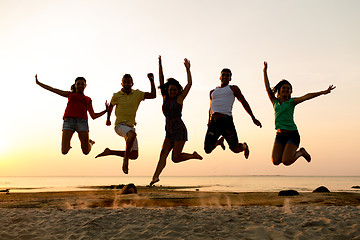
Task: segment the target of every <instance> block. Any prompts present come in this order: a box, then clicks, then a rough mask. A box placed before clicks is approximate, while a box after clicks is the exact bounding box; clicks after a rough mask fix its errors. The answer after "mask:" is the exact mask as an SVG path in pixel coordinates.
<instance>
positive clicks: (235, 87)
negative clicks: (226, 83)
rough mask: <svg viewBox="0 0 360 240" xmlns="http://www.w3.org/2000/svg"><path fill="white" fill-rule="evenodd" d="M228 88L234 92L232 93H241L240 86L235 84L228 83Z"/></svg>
mask: <svg viewBox="0 0 360 240" xmlns="http://www.w3.org/2000/svg"><path fill="white" fill-rule="evenodd" d="M230 89H231V90H232V91H233V92H234V94H236V93H241V91H240V88H239V87H238V86H236V85H230Z"/></svg>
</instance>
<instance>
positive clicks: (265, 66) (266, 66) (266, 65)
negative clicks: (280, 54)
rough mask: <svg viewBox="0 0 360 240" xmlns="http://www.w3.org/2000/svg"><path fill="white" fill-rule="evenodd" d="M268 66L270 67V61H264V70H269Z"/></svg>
mask: <svg viewBox="0 0 360 240" xmlns="http://www.w3.org/2000/svg"><path fill="white" fill-rule="evenodd" d="M267 68H268V63H267V62H266V61H264V72H266V71H267Z"/></svg>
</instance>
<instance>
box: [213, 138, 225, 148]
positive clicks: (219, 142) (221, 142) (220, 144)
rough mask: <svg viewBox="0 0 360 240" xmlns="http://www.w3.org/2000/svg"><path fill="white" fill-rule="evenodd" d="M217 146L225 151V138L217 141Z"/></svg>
mask: <svg viewBox="0 0 360 240" xmlns="http://www.w3.org/2000/svg"><path fill="white" fill-rule="evenodd" d="M217 146H220V147H221V148H222V149H223V150H225V145H224V137H221V138H219V139H218V140H217V142H216V145H215V147H217Z"/></svg>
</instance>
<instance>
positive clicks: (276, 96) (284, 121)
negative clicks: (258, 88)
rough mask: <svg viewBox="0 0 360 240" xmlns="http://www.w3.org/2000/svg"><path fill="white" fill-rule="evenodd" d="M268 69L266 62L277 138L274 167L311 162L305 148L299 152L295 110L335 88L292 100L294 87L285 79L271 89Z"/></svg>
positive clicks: (273, 157) (265, 66)
mask: <svg viewBox="0 0 360 240" xmlns="http://www.w3.org/2000/svg"><path fill="white" fill-rule="evenodd" d="M267 67H268V64H267V62H264V83H265V88H266V91H267V94H268V96H269V98H270V101H271V103H272V104H273V107H274V111H275V129H276V138H275V142H274V147H273V151H272V161H273V163H274V165H279V164H281V163H283V164H284V165H287V166H289V165H291V164H293V163H294V162H295V161H296V160H297V159H298V158H299V157H304V158H305V159H306V161H308V162H310V161H311V157H310V155H309V153H308V152H307V151H306V150H305V148H300V149H299V150H297V149H298V147H299V144H300V135H299V132H298V130H297V127H296V124H295V122H294V108H295V106H296V105H297V104H299V103H301V102H303V101H306V100H309V99H312V98H315V97H318V96H320V95H323V94H324V95H325V94H328V93H330V92H331V90H333V89H335V87H334V86H333V85H330V86H329V87H328V89H326V90H324V91H320V92H314V93H308V94H305V95H304V96H302V97H297V98H291V93H292V86H291V84H290V82H289V81H287V80H285V79H283V80H281V81H280V82H279V83H278V84H277V85H276V86H275V87H274V88H273V89H271V88H270V83H269V79H268V76H267Z"/></svg>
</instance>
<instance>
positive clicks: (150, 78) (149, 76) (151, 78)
mask: <svg viewBox="0 0 360 240" xmlns="http://www.w3.org/2000/svg"><path fill="white" fill-rule="evenodd" d="M147 76H148V78H149V80H150V81H151V80H152V81H153V80H154V74H152V73H148V75H147Z"/></svg>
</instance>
